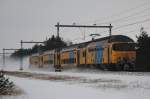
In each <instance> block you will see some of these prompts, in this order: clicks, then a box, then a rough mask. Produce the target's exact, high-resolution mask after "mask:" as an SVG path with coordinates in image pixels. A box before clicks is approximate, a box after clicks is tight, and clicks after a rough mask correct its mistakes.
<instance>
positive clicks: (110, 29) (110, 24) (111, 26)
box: [109, 24, 112, 37]
mask: <svg viewBox="0 0 150 99" xmlns="http://www.w3.org/2000/svg"><path fill="white" fill-rule="evenodd" d="M111 29H112V26H111V24H110V27H109V36H110V37H111V35H112V34H111Z"/></svg>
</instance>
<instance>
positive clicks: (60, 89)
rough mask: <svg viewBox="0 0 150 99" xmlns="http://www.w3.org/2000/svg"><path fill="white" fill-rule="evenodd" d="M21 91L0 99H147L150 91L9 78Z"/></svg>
mask: <svg viewBox="0 0 150 99" xmlns="http://www.w3.org/2000/svg"><path fill="white" fill-rule="evenodd" d="M10 79H11V80H12V81H14V82H15V84H16V85H18V86H19V87H20V88H22V90H24V94H22V95H20V96H11V97H9V96H5V97H1V99H149V98H150V89H145V88H123V89H112V88H111V89H110V88H95V87H94V88H93V87H86V86H83V85H80V84H68V83H65V82H53V81H46V80H44V81H43V80H35V79H29V78H18V77H10Z"/></svg>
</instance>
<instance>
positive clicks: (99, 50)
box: [96, 46, 103, 64]
mask: <svg viewBox="0 0 150 99" xmlns="http://www.w3.org/2000/svg"><path fill="white" fill-rule="evenodd" d="M96 49H97V51H96V63H97V64H101V63H102V55H103V50H102V47H101V46H96Z"/></svg>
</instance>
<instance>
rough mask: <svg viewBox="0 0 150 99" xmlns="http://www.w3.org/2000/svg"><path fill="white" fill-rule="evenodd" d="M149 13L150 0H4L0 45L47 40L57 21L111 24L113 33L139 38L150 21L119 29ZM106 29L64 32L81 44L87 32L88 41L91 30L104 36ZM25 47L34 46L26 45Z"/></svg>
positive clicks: (1, 2) (1, 0)
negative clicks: (142, 29)
mask: <svg viewBox="0 0 150 99" xmlns="http://www.w3.org/2000/svg"><path fill="white" fill-rule="evenodd" d="M148 8H149V9H148ZM149 16H150V1H149V0H0V34H1V35H0V48H1V49H2V48H19V47H20V43H19V42H20V40H24V41H31V40H33V41H43V40H45V39H46V37H51V35H53V34H54V35H56V28H55V27H54V25H55V24H56V23H57V22H60V23H61V24H72V23H74V22H75V23H76V24H87V25H92V24H95V23H96V24H97V25H109V24H110V23H111V24H112V25H113V26H114V27H113V28H114V30H113V31H112V33H113V34H123V35H128V36H130V37H131V38H133V39H134V40H135V35H136V34H139V30H140V27H142V26H143V27H146V28H145V30H146V31H149V32H150V30H149V28H148V26H150V22H148V21H147V22H144V23H139V24H134V25H131V26H127V27H123V28H119V29H115V28H117V27H120V26H122V25H123V26H124V25H126V24H131V23H136V22H139V21H143V20H145V19H148V18H149ZM114 20H117V21H114ZM102 23H105V24H102ZM103 31H107V30H106V29H105V30H104V29H90V30H88V29H81V28H63V29H61V30H60V35H61V37H63V38H64V40H73V42H75V43H77V42H82V41H84V40H83V34H84V33H85V35H86V40H87V39H91V38H90V37H89V36H88V35H89V34H90V33H99V34H100V35H101V37H103V36H106V35H108V32H103ZM129 31H130V32H129ZM132 31H133V32H132ZM24 47H25V48H27V47H31V45H28V44H24ZM1 49H0V50H1Z"/></svg>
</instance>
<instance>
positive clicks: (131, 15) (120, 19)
mask: <svg viewBox="0 0 150 99" xmlns="http://www.w3.org/2000/svg"><path fill="white" fill-rule="evenodd" d="M147 10H150V8H146V9H144V10H142V11H138V12H135V13H132V14H130V15H128V16H125V17H122V18H119V19H116V20H112V21H107V22H103V23H98V24H108V23H115V22H119V21H122V20H124V19H127V18H130V17H133V16H135V15H139V14H141V13H143V12H145V11H147Z"/></svg>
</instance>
